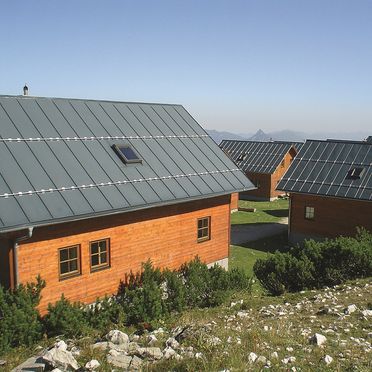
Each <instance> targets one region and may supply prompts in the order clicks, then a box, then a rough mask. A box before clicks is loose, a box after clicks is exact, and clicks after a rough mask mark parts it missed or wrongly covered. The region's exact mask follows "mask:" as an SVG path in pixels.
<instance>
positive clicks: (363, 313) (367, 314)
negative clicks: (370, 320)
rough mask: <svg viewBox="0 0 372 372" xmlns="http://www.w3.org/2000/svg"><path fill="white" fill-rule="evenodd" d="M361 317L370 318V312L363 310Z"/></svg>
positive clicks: (371, 311) (371, 312)
mask: <svg viewBox="0 0 372 372" xmlns="http://www.w3.org/2000/svg"><path fill="white" fill-rule="evenodd" d="M362 315H363V316H365V317H367V316H372V310H363V311H362Z"/></svg>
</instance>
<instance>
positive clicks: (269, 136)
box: [207, 129, 372, 143]
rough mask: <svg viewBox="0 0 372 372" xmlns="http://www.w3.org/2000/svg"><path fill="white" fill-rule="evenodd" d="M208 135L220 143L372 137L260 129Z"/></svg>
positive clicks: (209, 131)
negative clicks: (228, 141)
mask: <svg viewBox="0 0 372 372" xmlns="http://www.w3.org/2000/svg"><path fill="white" fill-rule="evenodd" d="M207 133H208V134H209V135H210V136H211V138H212V139H213V140H214V141H215V142H216V143H220V142H221V141H222V140H223V139H235V140H251V141H270V140H272V141H293V142H295V141H302V142H304V141H305V140H306V139H321V140H324V139H327V138H333V139H345V140H357V141H361V140H364V139H365V138H367V137H368V136H370V135H371V134H372V133H368V132H351V133H343V132H312V133H306V132H297V131H293V130H281V131H276V132H268V133H265V132H264V131H263V130H261V129H259V130H258V131H257V132H256V133H254V134H252V133H246V134H243V133H239V134H237V133H231V132H220V131H217V130H214V129H211V130H209V129H207Z"/></svg>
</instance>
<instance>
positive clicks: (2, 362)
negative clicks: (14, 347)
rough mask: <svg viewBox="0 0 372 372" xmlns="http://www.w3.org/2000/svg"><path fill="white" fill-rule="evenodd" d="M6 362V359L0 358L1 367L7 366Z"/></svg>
mask: <svg viewBox="0 0 372 372" xmlns="http://www.w3.org/2000/svg"><path fill="white" fill-rule="evenodd" d="M5 364H6V360H2V359H0V367H2V366H5Z"/></svg>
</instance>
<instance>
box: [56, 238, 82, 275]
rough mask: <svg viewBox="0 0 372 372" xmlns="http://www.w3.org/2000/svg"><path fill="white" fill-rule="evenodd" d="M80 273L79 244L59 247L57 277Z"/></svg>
mask: <svg viewBox="0 0 372 372" xmlns="http://www.w3.org/2000/svg"><path fill="white" fill-rule="evenodd" d="M79 274H80V246H79V245H75V246H73V247H67V248H61V249H60V250H59V277H60V279H64V278H69V277H71V276H75V275H79Z"/></svg>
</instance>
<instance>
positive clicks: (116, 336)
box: [106, 329, 129, 345]
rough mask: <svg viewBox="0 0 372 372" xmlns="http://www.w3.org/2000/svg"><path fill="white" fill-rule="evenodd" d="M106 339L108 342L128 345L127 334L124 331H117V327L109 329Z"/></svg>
mask: <svg viewBox="0 0 372 372" xmlns="http://www.w3.org/2000/svg"><path fill="white" fill-rule="evenodd" d="M106 339H107V340H108V341H109V342H112V343H113V344H114V345H128V344H129V336H128V335H127V334H126V333H124V332H122V331H119V330H117V329H114V330H112V331H110V332H109V333H108V334H107V335H106Z"/></svg>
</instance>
